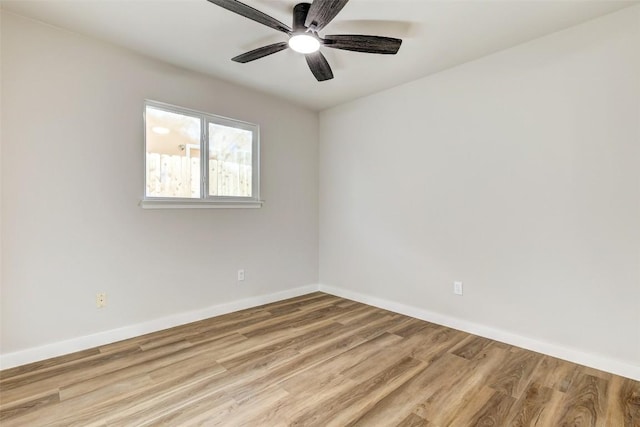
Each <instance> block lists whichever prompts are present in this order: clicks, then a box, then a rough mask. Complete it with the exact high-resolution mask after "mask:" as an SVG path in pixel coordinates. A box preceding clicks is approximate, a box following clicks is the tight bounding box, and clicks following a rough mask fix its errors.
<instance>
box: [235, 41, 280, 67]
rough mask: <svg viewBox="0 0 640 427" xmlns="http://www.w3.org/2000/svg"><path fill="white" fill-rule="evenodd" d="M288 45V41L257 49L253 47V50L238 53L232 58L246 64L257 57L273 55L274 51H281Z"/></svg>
mask: <svg viewBox="0 0 640 427" xmlns="http://www.w3.org/2000/svg"><path fill="white" fill-rule="evenodd" d="M288 46H289V44H288V43H287V42H280V43H274V44H270V45H268V46H262V47H259V48H257V49H253V50H252V51H249V52H247V53H243V54H242V55H238V56H236V57H235V58H231V60H232V61H235V62H240V63H242V64H245V63H247V62H251V61H255V60H256V59H260V58H262V57H265V56H267V55H271V54H272V53H276V52H280V51H281V50H284V49H286V48H287V47H288Z"/></svg>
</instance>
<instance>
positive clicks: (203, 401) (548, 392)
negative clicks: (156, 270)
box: [0, 293, 640, 427]
mask: <svg viewBox="0 0 640 427" xmlns="http://www.w3.org/2000/svg"><path fill="white" fill-rule="evenodd" d="M0 399H1V400H0V424H1V425H2V426H3V427H4V426H6V427H9V426H45V425H46V426H58V425H59V426H111V425H114V426H147V425H174V426H186V425H211V426H214V425H224V426H240V425H248V426H289V425H290V426H403V427H408V426H429V427H434V426H607V427H623V426H625V427H626V426H628V427H640V382H637V381H632V380H630V379H625V378H622V377H618V376H615V375H612V374H608V373H605V372H601V371H596V370H594V369H591V368H587V367H583V366H579V365H575V364H572V363H569V362H565V361H562V360H559V359H555V358H553V357H549V356H545V355H542V354H538V353H534V352H531V351H527V350H523V349H520V348H517V347H512V346H509V345H506V344H503V343H499V342H496V341H492V340H489V339H486V338H481V337H477V336H473V335H469V334H466V333H464V332H460V331H456V330H453V329H449V328H445V327H442V326H438V325H435V324H432V323H428V322H424V321H421V320H417V319H413V318H410V317H406V316H402V315H399V314H394V313H391V312H388V311H385V310H381V309H378V308H374V307H370V306H367V305H364V304H360V303H356V302H353V301H348V300H345V299H342V298H338V297H334V296H331V295H326V294H323V293H314V294H310V295H305V296H302V297H298V298H293V299H290V300H286V301H281V302H277V303H274V304H268V305H265V306H261V307H256V308H252V309H248V310H244V311H240V312H237V313H232V314H228V315H224V316H219V317H216V318H212V319H208V320H204V321H200V322H196V323H192V324H189V325H184V326H180V327H177V328H173V329H169V330H165V331H160V332H157V333H153V334H149V335H145V336H141V337H138V338H134V339H130V340H126V341H121V342H118V343H114V344H110V345H106V346H104V347H99V348H94V349H90V350H86V351H82V352H79V353H74V354H70V355H67V356H63V357H59V358H55V359H50V360H45V361H42V362H38V363H33V364H31V365H25V366H21V367H17V368H13V369H8V370H5V371H2V372H0Z"/></svg>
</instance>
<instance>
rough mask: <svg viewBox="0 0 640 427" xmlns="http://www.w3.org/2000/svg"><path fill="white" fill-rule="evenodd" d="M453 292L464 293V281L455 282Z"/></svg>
mask: <svg viewBox="0 0 640 427" xmlns="http://www.w3.org/2000/svg"><path fill="white" fill-rule="evenodd" d="M453 293H454V294H456V295H462V282H453Z"/></svg>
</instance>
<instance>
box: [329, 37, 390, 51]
mask: <svg viewBox="0 0 640 427" xmlns="http://www.w3.org/2000/svg"><path fill="white" fill-rule="evenodd" d="M323 44H324V46H326V47H331V48H334V49H342V50H352V51H355V52H366V53H380V54H384V55H395V54H396V53H398V49H400V45H401V44H402V40H400V39H394V38H392V37H382V36H361V35H358V34H344V35H341V34H337V35H331V36H326V37H325V38H324V40H323Z"/></svg>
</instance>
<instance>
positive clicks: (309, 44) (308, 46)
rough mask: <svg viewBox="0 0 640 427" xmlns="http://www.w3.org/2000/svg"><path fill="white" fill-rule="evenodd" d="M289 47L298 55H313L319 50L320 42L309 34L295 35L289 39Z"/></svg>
mask: <svg viewBox="0 0 640 427" xmlns="http://www.w3.org/2000/svg"><path fill="white" fill-rule="evenodd" d="M289 47H290V48H291V49H293V50H295V51H296V52H298V53H304V54H307V53H313V52H317V51H318V49H320V40H318V39H317V38H316V37H314V36H312V35H309V34H295V35H293V36H291V38H290V39H289Z"/></svg>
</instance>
